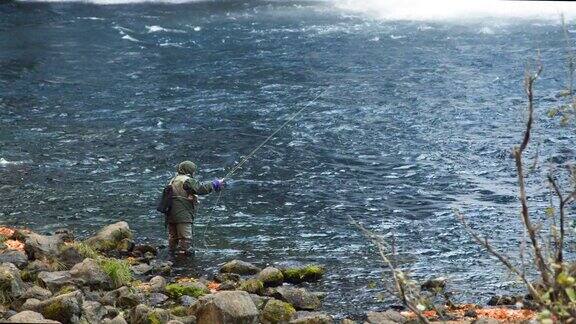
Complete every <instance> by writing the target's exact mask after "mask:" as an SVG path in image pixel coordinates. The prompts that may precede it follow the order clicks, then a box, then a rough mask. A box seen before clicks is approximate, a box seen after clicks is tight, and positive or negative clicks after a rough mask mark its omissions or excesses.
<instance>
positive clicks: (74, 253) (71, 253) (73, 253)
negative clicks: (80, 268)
mask: <svg viewBox="0 0 576 324" xmlns="http://www.w3.org/2000/svg"><path fill="white" fill-rule="evenodd" d="M58 260H60V262H62V263H63V264H64V265H65V266H66V268H68V269H70V268H72V267H73V266H74V265H75V264H77V263H80V262H82V261H83V260H84V256H83V255H82V253H80V251H78V249H77V248H76V247H75V246H73V245H64V246H63V247H62V248H61V249H60V254H59V255H58Z"/></svg>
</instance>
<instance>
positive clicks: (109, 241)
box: [86, 222, 133, 251]
mask: <svg viewBox="0 0 576 324" xmlns="http://www.w3.org/2000/svg"><path fill="white" fill-rule="evenodd" d="M132 236H133V235H132V231H131V230H130V227H129V226H128V223H126V222H118V223H114V224H111V225H108V226H106V227H104V228H102V229H101V230H100V231H98V233H96V235H94V236H92V237H91V238H89V239H87V240H86V243H87V244H88V245H90V246H92V247H93V248H94V249H96V250H98V251H110V250H115V249H117V248H118V247H120V242H122V240H123V239H125V238H129V239H131V238H132Z"/></svg>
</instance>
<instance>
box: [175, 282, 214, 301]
mask: <svg viewBox="0 0 576 324" xmlns="http://www.w3.org/2000/svg"><path fill="white" fill-rule="evenodd" d="M207 293H208V292H207V291H206V290H205V289H202V288H200V287H194V286H184V285H181V284H177V283H173V284H168V285H166V294H167V295H168V296H169V297H171V298H173V299H178V298H180V297H182V296H185V295H186V296H192V297H194V298H198V297H201V296H204V295H206V294H207Z"/></svg>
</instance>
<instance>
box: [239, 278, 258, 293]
mask: <svg viewBox="0 0 576 324" xmlns="http://www.w3.org/2000/svg"><path fill="white" fill-rule="evenodd" d="M238 289H239V290H243V291H245V292H247V293H249V294H256V295H262V294H263V293H264V284H263V283H262V281H260V280H258V279H254V278H251V279H248V280H244V281H242V282H240V287H238Z"/></svg>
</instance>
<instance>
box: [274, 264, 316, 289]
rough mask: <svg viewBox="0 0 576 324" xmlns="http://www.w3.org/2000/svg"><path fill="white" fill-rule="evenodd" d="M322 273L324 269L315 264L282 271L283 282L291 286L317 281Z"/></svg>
mask: <svg viewBox="0 0 576 324" xmlns="http://www.w3.org/2000/svg"><path fill="white" fill-rule="evenodd" d="M324 272H325V270H324V268H323V267H321V266H319V265H316V264H309V265H306V266H303V267H289V268H284V269H282V275H283V276H284V281H285V282H288V283H292V284H299V283H302V282H315V281H318V280H320V279H321V278H322V277H323V276H324Z"/></svg>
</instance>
